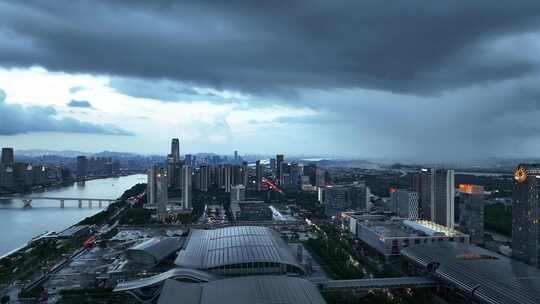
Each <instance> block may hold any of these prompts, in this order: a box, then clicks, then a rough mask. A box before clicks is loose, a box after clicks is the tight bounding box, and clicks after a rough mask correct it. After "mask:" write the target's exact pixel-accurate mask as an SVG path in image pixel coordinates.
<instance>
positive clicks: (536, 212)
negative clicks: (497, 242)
mask: <svg viewBox="0 0 540 304" xmlns="http://www.w3.org/2000/svg"><path fill="white" fill-rule="evenodd" d="M539 195H540V164H533V165H519V166H518V167H517V168H516V170H515V171H514V188H513V194H512V256H513V257H514V258H516V259H518V260H521V261H523V262H526V263H528V264H531V265H534V266H536V267H540V223H539V221H540V198H539Z"/></svg>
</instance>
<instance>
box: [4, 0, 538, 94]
mask: <svg viewBox="0 0 540 304" xmlns="http://www.w3.org/2000/svg"><path fill="white" fill-rule="evenodd" d="M539 16H540V2H539V1H537V0H511V1H510V0H508V1H496V2H494V1H492V0H479V1H474V2H471V1H466V0H459V1H451V2H441V1H421V0H408V1H392V2H388V3H384V4H381V2H380V1H379V0H367V1H349V2H343V1H322V0H321V1H309V2H308V1H283V2H276V1H271V2H263V3H261V2H260V1H227V2H223V3H216V2H210V1H182V2H176V1H158V2H148V1H114V2H112V1H24V2H19V1H8V2H3V3H2V4H0V20H1V21H0V25H1V26H0V28H1V30H0V65H3V66H9V67H13V66H18V67H21V66H30V65H35V64H38V65H42V66H44V67H45V68H47V69H51V70H61V71H69V72H90V73H99V74H110V75H120V76H127V77H135V78H147V79H152V78H154V79H171V80H178V81H183V82H187V83H193V84H196V85H198V86H204V87H211V88H215V89H217V90H223V89H232V90H240V91H244V92H249V93H251V94H256V95H267V94H271V95H275V94H288V95H289V96H293V94H294V93H295V92H296V91H297V90H298V89H302V88H320V89H333V88H359V87H361V88H375V89H379V90H385V91H393V92H406V93H410V94H427V93H434V92H440V91H441V90H448V89H454V88H458V87H462V86H470V85H471V84H476V83H488V82H491V81H497V80H502V79H511V78H519V77H523V76H526V75H529V74H530V73H532V72H533V71H536V70H537V68H538V65H537V62H536V61H534V60H533V59H532V57H533V56H534V54H527V53H526V52H525V53H524V52H523V51H522V49H520V48H517V47H515V48H512V47H510V48H506V49H504V50H502V51H501V50H499V49H497V48H496V47H495V46H494V44H496V43H497V42H498V41H499V40H501V39H504V38H505V37H510V36H512V35H519V34H523V33H529V32H531V31H537V30H538V27H539V25H540V18H539Z"/></svg>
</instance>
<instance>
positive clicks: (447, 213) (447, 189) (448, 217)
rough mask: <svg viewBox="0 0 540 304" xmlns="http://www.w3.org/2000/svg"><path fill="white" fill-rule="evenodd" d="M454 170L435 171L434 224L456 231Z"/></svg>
mask: <svg viewBox="0 0 540 304" xmlns="http://www.w3.org/2000/svg"><path fill="white" fill-rule="evenodd" d="M454 195H455V187H454V170H452V169H437V170H436V171H435V212H434V214H435V220H434V222H435V223H437V224H440V225H443V226H446V227H448V228H450V229H454Z"/></svg>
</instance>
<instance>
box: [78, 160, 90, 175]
mask: <svg viewBox="0 0 540 304" xmlns="http://www.w3.org/2000/svg"><path fill="white" fill-rule="evenodd" d="M87 174H88V158H87V157H86V156H83V155H81V156H77V177H78V178H84V177H85V176H86V175H87Z"/></svg>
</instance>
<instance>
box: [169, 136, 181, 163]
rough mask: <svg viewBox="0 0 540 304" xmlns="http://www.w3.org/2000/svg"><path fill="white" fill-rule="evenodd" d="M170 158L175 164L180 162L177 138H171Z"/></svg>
mask: <svg viewBox="0 0 540 304" xmlns="http://www.w3.org/2000/svg"><path fill="white" fill-rule="evenodd" d="M171 156H172V158H173V160H174V161H175V162H176V163H178V162H180V140H179V139H178V138H173V139H172V141H171Z"/></svg>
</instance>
